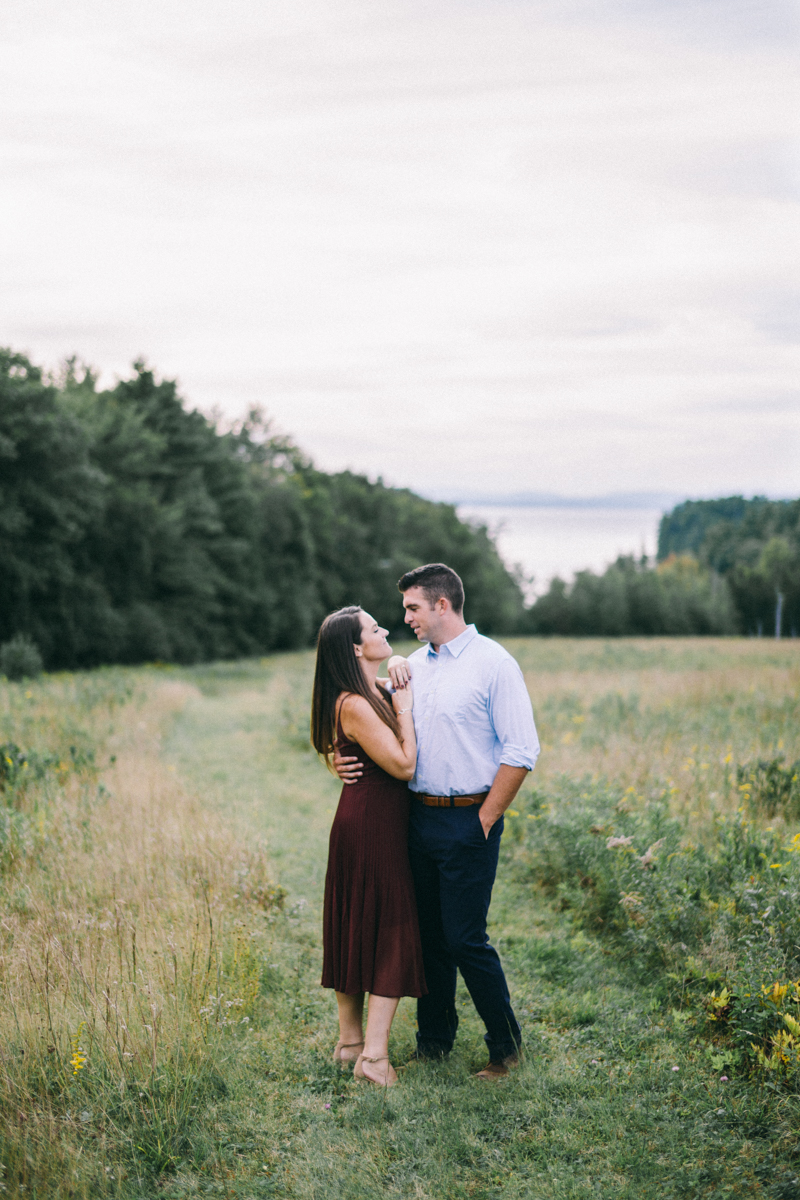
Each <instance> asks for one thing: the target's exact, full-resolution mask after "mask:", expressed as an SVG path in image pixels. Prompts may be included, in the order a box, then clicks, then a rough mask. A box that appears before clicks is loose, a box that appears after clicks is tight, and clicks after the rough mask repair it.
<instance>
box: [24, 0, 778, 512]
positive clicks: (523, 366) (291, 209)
mask: <svg viewBox="0 0 800 1200" xmlns="http://www.w3.org/2000/svg"><path fill="white" fill-rule="evenodd" d="M765 8H766V9H768V11H765ZM6 9H7V13H6V21H7V22H8V24H9V27H8V29H7V30H6V33H7V36H6V37H5V38H4V46H5V49H4V50H3V51H2V52H0V55H2V57H0V80H2V82H0V92H1V93H2V100H3V111H4V112H5V114H6V116H5V118H4V121H3V124H2V127H0V152H2V155H3V161H4V163H5V164H6V169H5V171H4V182H3V183H2V185H0V203H2V206H3V220H2V230H3V233H2V235H0V236H2V238H3V242H4V245H3V256H4V269H3V272H2V278H0V330H1V331H2V332H0V340H2V341H7V342H10V343H12V344H14V345H15V346H16V347H21V348H26V349H28V350H30V352H31V353H32V354H33V355H34V357H35V358H37V359H39V360H40V361H45V362H50V363H52V362H54V361H55V360H56V359H57V358H59V357H61V356H64V355H66V354H68V353H72V352H75V351H77V352H78V353H80V354H82V355H83V356H84V357H86V358H87V359H89V360H90V361H91V362H93V363H95V364H96V365H98V366H100V367H103V368H105V369H106V371H107V377H108V378H109V379H110V378H111V377H112V376H113V373H114V372H115V371H116V372H124V371H125V369H126V366H127V364H128V363H129V362H130V360H131V359H132V358H133V357H135V356H136V355H138V354H145V355H146V356H147V357H148V358H149V360H150V361H151V362H152V363H154V364H155V365H156V366H157V367H158V368H159V369H160V370H161V371H163V372H164V373H166V374H170V375H172V374H174V375H177V376H178V377H179V378H180V380H181V382H182V385H183V387H184V391H185V392H186V394H187V395H188V397H189V398H190V400H191V401H192V402H194V403H196V404H198V405H200V406H201V407H204V408H210V407H211V406H212V405H219V406H221V407H223V408H224V409H225V410H227V411H228V412H231V413H235V412H240V411H242V409H243V408H244V407H245V405H247V404H250V403H252V402H253V401H256V400H261V401H263V402H264V403H265V404H266V405H267V407H268V408H269V409H270V410H271V411H272V412H273V413H274V414H275V416H276V418H277V420H278V422H279V423H280V425H282V426H283V427H284V428H285V429H287V430H289V431H291V432H293V433H294V434H295V435H296V437H297V438H298V440H299V441H300V442H301V444H302V445H303V446H304V447H305V448H306V449H308V450H309V451H310V452H311V453H312V454H313V455H314V456H315V457H316V458H317V459H318V461H319V462H320V464H321V465H323V466H326V467H329V468H336V467H342V466H345V465H352V466H354V467H356V468H357V469H360V470H364V471H367V472H369V473H370V474H378V473H382V474H383V475H384V476H385V477H387V478H389V479H391V480H392V481H394V482H398V483H403V484H409V485H411V486H415V487H417V488H420V489H423V490H434V489H439V490H445V489H450V490H452V488H454V487H458V486H459V485H460V484H461V482H462V481H463V480H464V479H465V478H468V479H469V481H470V490H471V491H478V492H484V493H485V492H491V491H506V490H515V489H517V488H528V487H535V488H536V489H537V490H552V491H559V492H567V493H568V492H586V493H595V492H598V491H619V490H638V489H648V488H649V489H666V490H678V491H687V492H695V493H701V494H708V493H709V492H713V491H716V490H720V491H730V490H734V489H735V490H745V491H751V490H758V491H767V492H791V491H796V490H797V487H798V478H797V467H796V463H797V461H800V454H798V451H800V445H798V441H800V439H799V438H798V429H800V420H798V417H800V413H799V412H798V400H797V393H796V391H794V390H793V389H794V388H795V386H796V385H795V381H796V378H797V367H798V346H797V342H798V334H797V327H796V324H795V322H794V318H795V317H796V315H797V300H796V291H795V290H794V288H795V285H796V277H797V258H798V253H797V251H798V244H797V243H798V239H797V232H796V230H797V190H796V155H795V154H794V151H793V144H794V143H793V140H794V139H795V138H796V116H795V108H794V105H793V104H792V102H791V98H792V97H793V96H795V95H796V84H795V81H794V69H795V61H794V60H795V46H796V43H793V41H792V38H791V35H790V33H789V32H788V31H789V22H790V16H791V14H790V10H789V6H788V5H781V4H779V3H777V2H776V3H775V4H773V5H772V6H754V5H749V4H744V3H735V2H734V0H728V3H727V4H726V5H725V6H724V7H721V6H720V3H718V2H715V3H711V2H709V0H704V2H701V0H696V2H695V3H694V4H693V5H691V6H690V5H686V6H682V5H678V4H675V3H670V4H655V3H647V4H646V3H643V2H641V0H640V2H634V0H628V2H619V3H616V4H610V5H609V6H607V7H606V6H597V5H592V6H589V5H588V4H585V3H573V4H565V3H561V4H555V3H553V4H550V5H546V4H537V5H530V4H526V3H522V2H521V0H508V2H507V3H492V2H490V0H471V2H470V0H442V2H441V3H439V4H437V5H433V4H430V3H428V4H424V5H423V4H421V3H412V2H411V0H408V2H404V0H395V2H394V3H392V2H391V0H387V2H386V3H382V4H380V5H376V4H374V3H372V2H371V0H349V2H348V0H294V3H292V4H291V5H290V4H288V3H286V4H270V5H263V4H260V3H256V2H255V0H251V2H247V0H229V2H226V3H225V4H223V3H221V0H220V2H217V0H197V3H196V4H195V5H193V6H192V7H191V9H189V8H188V6H186V5H182V4H177V3H176V2H175V0H162V2H161V3H158V4H156V3H155V2H154V0H142V2H141V3H137V4H135V5H134V4H133V3H132V2H131V0H118V2H117V3H116V4H115V5H109V4H107V3H100V0H92V2H84V3H80V2H79V0H75V2H74V3H71V4H70V5H68V6H64V5H57V4H55V3H54V2H53V3H42V2H39V3H38V4H37V3H36V2H35V0H33V2H31V0H26V2H25V3H22V0H11V2H10V4H8V5H7V6H6ZM778 399H779V400H780V402H779V403H778V402H777V401H778Z"/></svg>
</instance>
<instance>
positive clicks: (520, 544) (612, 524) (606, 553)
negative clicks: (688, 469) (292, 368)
mask: <svg viewBox="0 0 800 1200" xmlns="http://www.w3.org/2000/svg"><path fill="white" fill-rule="evenodd" d="M458 515H459V516H460V517H461V518H462V519H464V520H477V521H480V522H481V523H482V524H484V525H488V527H489V530H490V531H491V532H492V533H493V534H494V535H495V537H496V541H497V546H498V549H499V550H500V553H501V554H502V556H503V558H504V559H505V561H506V562H507V563H508V564H509V566H513V564H515V563H520V564H521V565H522V568H523V571H524V572H525V574H526V575H532V576H534V579H535V584H534V589H533V590H534V591H535V592H536V593H537V594H538V593H539V592H542V591H544V590H545V589H546V585H547V583H548V581H549V580H550V579H552V577H553V576H554V575H560V576H561V578H562V579H571V578H572V576H573V575H574V574H575V572H576V571H580V570H582V569H583V568H585V567H591V568H592V569H593V570H595V571H601V570H602V569H603V568H604V567H605V566H607V564H608V563H610V562H613V561H614V559H615V558H616V557H617V555H619V554H636V555H639V554H641V553H642V551H644V553H645V554H650V555H653V554H655V552H656V542H657V539H658V523H659V521H660V520H661V511H660V509H645V508H572V507H570V508H555V507H554V508H550V507H547V508H539V507H536V508H522V507H519V508H517V507H514V508H512V507H501V506H499V505H497V506H495V505H488V504H487V505H480V504H478V505H473V504H463V505H459V508H458Z"/></svg>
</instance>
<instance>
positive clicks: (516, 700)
mask: <svg viewBox="0 0 800 1200" xmlns="http://www.w3.org/2000/svg"><path fill="white" fill-rule="evenodd" d="M489 717H490V720H491V722H492V725H493V726H494V731H495V733H496V735H497V737H498V738H499V740H500V743H501V745H502V753H501V755H500V766H499V767H498V768H497V774H496V775H495V777H494V781H493V783H492V786H491V788H490V790H489V795H488V796H487V797H486V799H485V800H484V802H483V804H482V805H481V808H480V813H479V816H480V819H481V825H482V826H483V832H484V833H485V834H486V836H487V837H488V836H489V830H490V829H491V828H492V826H493V825H494V823H495V821H499V820H500V818H501V817H502V815H503V813H504V812H505V811H506V809H507V808H508V806H509V804H511V802H512V801H513V799H514V797H515V796H516V794H517V792H518V791H519V789H520V788H521V787H522V783H523V781H524V779H525V776H526V775H527V774H528V772H529V771H532V770H533V768H534V767H535V765H536V759H537V757H538V755H539V739H538V737H537V736H536V726H535V724H534V721H533V712H532V711H531V700H530V696H529V695H528V689H527V688H526V686H525V680H524V678H523V676H522V672H521V671H520V669H519V666H518V664H517V663H516V662H515V661H514V659H512V658H506V659H505V661H504V662H503V664H502V665H501V667H500V669H499V670H498V672H497V674H496V675H495V678H494V680H493V683H492V686H491V688H490V693H489Z"/></svg>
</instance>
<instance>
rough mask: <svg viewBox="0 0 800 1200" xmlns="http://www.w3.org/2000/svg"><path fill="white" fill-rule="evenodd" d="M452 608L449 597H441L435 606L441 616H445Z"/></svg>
mask: <svg viewBox="0 0 800 1200" xmlns="http://www.w3.org/2000/svg"><path fill="white" fill-rule="evenodd" d="M450 607H451V605H450V601H449V600H448V599H447V596H440V597H439V599H438V600H437V601H436V603H435V605H434V608H435V610H436V612H438V613H439V615H440V616H444V614H445V613H446V612H447V610H448V608H450Z"/></svg>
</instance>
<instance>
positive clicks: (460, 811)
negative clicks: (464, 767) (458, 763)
mask: <svg viewBox="0 0 800 1200" xmlns="http://www.w3.org/2000/svg"><path fill="white" fill-rule="evenodd" d="M479 808H480V805H478V804H473V805H471V806H470V807H469V808H466V807H465V808H433V807H428V806H427V805H425V804H422V802H421V801H419V800H413V801H412V803H411V822H410V827H409V842H408V849H409V858H410V860H411V873H412V875H413V877H414V890H415V892H416V897H417V912H418V914H419V928H420V934H421V937H422V957H423V962H424V964H425V980H426V982H427V985H428V994H427V996H421V997H420V999H419V1000H418V1002H417V1023H418V1026H419V1028H418V1032H417V1047H418V1050H419V1052H420V1053H421V1054H425V1055H437V1054H446V1053H447V1052H448V1051H449V1050H450V1049H451V1048H452V1045H453V1041H454V1039H455V1036H456V1029H457V1028H458V1014H457V1012H456V972H457V971H460V972H461V975H462V977H463V979H464V983H465V984H466V985H467V990H468V991H469V994H470V996H471V997H472V1002H473V1004H474V1005H475V1007H476V1009H477V1010H478V1013H479V1015H480V1017H481V1019H482V1021H483V1023H484V1025H485V1026H486V1037H485V1040H486V1045H487V1046H488V1048H489V1058H490V1059H491V1060H492V1061H493V1062H498V1061H500V1060H501V1059H503V1058H505V1057H506V1056H507V1055H509V1054H514V1053H516V1051H517V1049H518V1048H519V1046H520V1043H521V1035H520V1028H519V1025H518V1024H517V1020H516V1017H515V1016H514V1012H513V1010H512V1008H511V1000H510V997H509V994H508V985H507V984H506V978H505V975H504V974H503V968H502V966H501V965H500V958H499V956H498V953H497V951H496V950H495V948H494V946H492V945H491V944H490V942H489V939H488V937H487V934H486V917H487V914H488V912H489V901H490V900H491V898H492V887H493V885H494V879H495V875H496V873H497V856H498V853H499V850H500V838H501V836H502V833H503V820H502V818H501V819H500V820H499V821H498V822H497V823H496V824H495V825H493V826H492V829H491V831H490V833H489V837H488V838H486V837H485V836H484V833H483V827H482V825H481V822H480V817H479V816H478V810H479Z"/></svg>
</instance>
